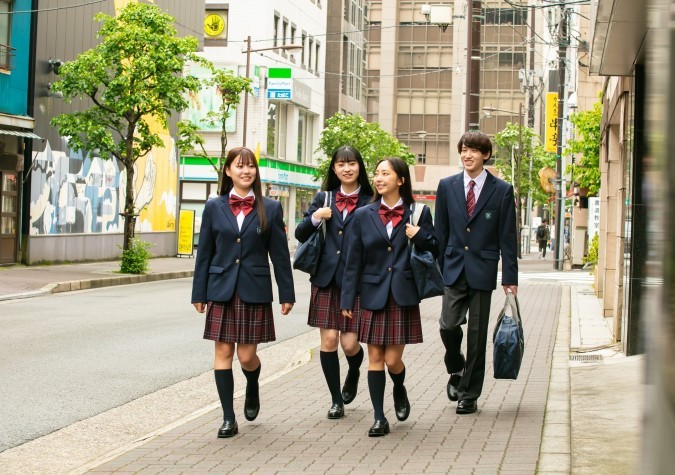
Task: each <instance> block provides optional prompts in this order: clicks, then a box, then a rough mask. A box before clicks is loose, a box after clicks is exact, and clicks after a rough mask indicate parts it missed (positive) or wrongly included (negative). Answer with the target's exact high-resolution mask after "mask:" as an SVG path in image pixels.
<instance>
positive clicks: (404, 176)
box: [340, 158, 438, 437]
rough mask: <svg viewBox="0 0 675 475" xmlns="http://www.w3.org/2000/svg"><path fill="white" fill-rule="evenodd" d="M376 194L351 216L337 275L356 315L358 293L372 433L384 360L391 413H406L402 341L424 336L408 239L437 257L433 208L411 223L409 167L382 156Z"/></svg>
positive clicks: (381, 424)
mask: <svg viewBox="0 0 675 475" xmlns="http://www.w3.org/2000/svg"><path fill="white" fill-rule="evenodd" d="M374 184H375V189H376V191H375V197H374V199H373V202H372V204H370V205H368V206H364V207H363V208H359V209H358V210H357V211H356V215H355V216H354V224H353V229H352V235H351V238H350V240H349V251H348V253H347V266H346V268H345V273H344V277H343V279H342V297H341V300H340V302H341V307H342V309H343V310H342V313H343V314H344V315H345V316H347V317H350V318H351V317H353V316H354V309H355V307H356V305H355V301H356V296H357V294H358V293H359V291H360V294H361V301H360V303H361V322H360V325H359V341H362V342H364V343H367V344H368V389H369V391H370V400H371V402H372V404H373V410H374V413H375V414H374V416H375V422H374V424H373V425H372V427H371V428H370V430H369V431H368V435H369V436H370V437H379V436H383V435H385V434H388V433H389V430H390V429H389V422H388V421H387V418H386V417H385V416H384V389H385V383H386V377H385V374H384V366H385V364H386V365H387V368H388V370H389V376H390V377H391V379H392V381H393V383H394V390H393V393H394V394H393V395H394V409H395V411H396V418H397V419H398V420H399V421H404V420H406V419H407V418H408V415H409V414H410V401H409V400H408V393H407V390H406V387H405V385H404V382H405V374H406V367H405V364H404V363H403V360H402V357H403V350H404V349H405V345H406V344H411V343H421V342H422V323H421V319H420V307H419V303H420V298H419V296H418V294H417V287H416V286H415V282H414V280H413V277H412V270H411V267H410V249H411V246H410V245H409V240H410V241H412V242H413V243H414V244H415V246H417V247H418V248H420V249H422V250H426V251H430V252H431V253H432V254H433V255H434V256H437V255H438V242H437V241H436V237H435V234H434V227H433V224H432V220H431V212H430V211H429V209H428V208H426V207H425V208H424V210H423V212H422V214H421V216H420V219H419V223H418V225H417V226H413V225H412V224H410V223H409V218H410V214H411V210H410V206H411V205H412V204H413V203H414V199H413V195H412V186H411V182H410V171H409V169H408V165H406V163H405V162H404V161H403V160H401V159H400V158H387V159H384V160H381V161H380V162H379V163H378V164H377V168H376V170H375V180H374Z"/></svg>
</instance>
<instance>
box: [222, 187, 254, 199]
mask: <svg viewBox="0 0 675 475" xmlns="http://www.w3.org/2000/svg"><path fill="white" fill-rule="evenodd" d="M232 195H234V196H239V195H238V194H237V193H236V192H235V191H234V188H232V189H231V190H230V194H229V195H228V196H232ZM249 196H253V197H254V198H255V193H253V188H251V189H250V190H248V194H247V195H246V196H239V198H248V197H249Z"/></svg>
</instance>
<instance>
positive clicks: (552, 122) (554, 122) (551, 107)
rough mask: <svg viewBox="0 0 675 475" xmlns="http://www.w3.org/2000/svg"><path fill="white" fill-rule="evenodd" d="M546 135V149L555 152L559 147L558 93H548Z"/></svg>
mask: <svg viewBox="0 0 675 475" xmlns="http://www.w3.org/2000/svg"><path fill="white" fill-rule="evenodd" d="M544 128H545V131H546V137H545V140H544V151H545V152H555V151H556V150H557V147H558V93H557V92H549V93H547V94H546V125H545V127H544Z"/></svg>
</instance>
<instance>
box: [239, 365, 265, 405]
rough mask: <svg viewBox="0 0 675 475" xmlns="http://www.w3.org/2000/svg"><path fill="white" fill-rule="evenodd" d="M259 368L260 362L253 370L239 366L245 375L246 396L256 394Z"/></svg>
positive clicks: (255, 395) (260, 366)
mask: <svg viewBox="0 0 675 475" xmlns="http://www.w3.org/2000/svg"><path fill="white" fill-rule="evenodd" d="M260 368H262V364H261V365H259V366H258V367H257V368H256V369H254V370H253V371H246V370H245V369H244V368H241V370H242V372H243V373H244V376H246V396H248V397H257V396H258V378H259V377H260Z"/></svg>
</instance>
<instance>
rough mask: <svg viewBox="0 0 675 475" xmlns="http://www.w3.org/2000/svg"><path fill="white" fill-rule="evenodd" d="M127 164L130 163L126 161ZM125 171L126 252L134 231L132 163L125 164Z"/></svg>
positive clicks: (124, 247)
mask: <svg viewBox="0 0 675 475" xmlns="http://www.w3.org/2000/svg"><path fill="white" fill-rule="evenodd" d="M127 162H130V161H129V160H127ZM124 166H125V167H126V169H127V190H126V196H125V197H124V214H123V216H124V246H123V249H124V250H125V251H126V250H127V249H129V247H131V240H132V239H133V238H134V232H135V230H136V213H135V212H134V166H133V163H125V165H124Z"/></svg>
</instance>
